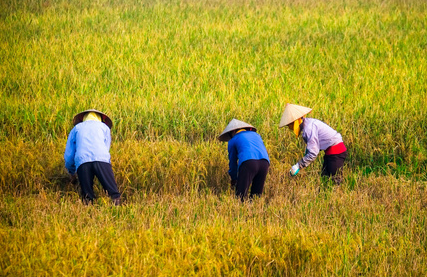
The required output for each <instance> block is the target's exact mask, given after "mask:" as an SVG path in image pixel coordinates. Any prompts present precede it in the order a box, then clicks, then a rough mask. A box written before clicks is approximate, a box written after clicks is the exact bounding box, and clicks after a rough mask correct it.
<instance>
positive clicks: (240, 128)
mask: <svg viewBox="0 0 427 277" xmlns="http://www.w3.org/2000/svg"><path fill="white" fill-rule="evenodd" d="M218 139H219V140H220V141H228V159H229V170H228V173H229V175H230V177H231V186H232V187H234V188H235V192H236V196H237V197H239V198H240V199H241V201H244V200H245V199H246V198H247V196H248V192H249V186H250V185H251V183H252V187H251V191H250V198H253V197H254V196H260V195H261V194H262V193H263V190H264V183H265V179H266V177H267V173H268V168H269V167H270V159H269V157H268V153H267V149H266V148H265V146H264V142H263V141H262V138H261V136H260V135H259V134H258V133H257V132H256V128H255V127H254V126H252V125H250V124H248V123H246V122H243V121H240V120H237V119H233V120H231V121H230V123H229V124H228V125H227V127H226V128H225V129H224V131H223V132H222V133H221V134H220V135H219V136H218Z"/></svg>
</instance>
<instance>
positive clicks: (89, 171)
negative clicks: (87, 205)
mask: <svg viewBox="0 0 427 277" xmlns="http://www.w3.org/2000/svg"><path fill="white" fill-rule="evenodd" d="M77 175H78V176H79V181H80V186H81V188H82V197H83V199H87V200H89V201H93V199H95V194H94V192H93V178H94V176H96V177H97V178H98V180H99V182H100V183H101V185H102V187H103V188H104V190H106V191H107V193H108V195H109V196H110V197H111V198H112V199H118V198H120V192H119V190H118V188H117V183H116V180H115V178H114V173H113V168H112V167H111V164H109V163H105V162H89V163H84V164H82V165H80V166H79V168H78V169H77Z"/></svg>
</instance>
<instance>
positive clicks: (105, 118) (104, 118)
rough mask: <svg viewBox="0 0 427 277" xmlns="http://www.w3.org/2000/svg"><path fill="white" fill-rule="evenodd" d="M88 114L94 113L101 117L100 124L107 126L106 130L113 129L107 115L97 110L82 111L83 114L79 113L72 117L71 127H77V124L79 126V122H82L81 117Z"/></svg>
mask: <svg viewBox="0 0 427 277" xmlns="http://www.w3.org/2000/svg"><path fill="white" fill-rule="evenodd" d="M90 112H94V113H97V114H99V115H100V116H101V119H102V122H104V123H105V124H107V126H108V128H110V129H111V127H113V122H112V121H111V119H110V118H109V117H108V115H106V114H105V113H103V112H100V111H98V110H94V109H90V110H86V111H83V112H81V113H78V114H77V115H76V116H74V118H73V125H77V124H79V123H80V122H82V121H83V117H84V116H85V115H86V114H87V113H90Z"/></svg>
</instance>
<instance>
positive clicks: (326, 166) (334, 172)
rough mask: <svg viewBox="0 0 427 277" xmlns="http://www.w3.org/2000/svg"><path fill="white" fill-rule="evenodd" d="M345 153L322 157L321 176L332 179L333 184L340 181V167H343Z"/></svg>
mask: <svg viewBox="0 0 427 277" xmlns="http://www.w3.org/2000/svg"><path fill="white" fill-rule="evenodd" d="M346 157H347V151H345V152H343V153H341V154H336V155H325V156H324V157H323V168H322V176H328V177H332V178H333V179H334V181H335V183H337V184H340V183H341V181H342V167H343V166H344V161H345V158H346Z"/></svg>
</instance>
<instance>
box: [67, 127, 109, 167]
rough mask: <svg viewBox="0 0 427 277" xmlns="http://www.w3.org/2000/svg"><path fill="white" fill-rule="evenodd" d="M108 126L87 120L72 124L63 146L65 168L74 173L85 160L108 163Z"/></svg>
mask: <svg viewBox="0 0 427 277" xmlns="http://www.w3.org/2000/svg"><path fill="white" fill-rule="evenodd" d="M110 144H111V134H110V128H108V126H107V125H106V124H105V123H102V122H99V121H94V120H88V121H84V122H81V123H79V124H77V125H76V126H74V128H73V129H72V130H71V132H70V134H69V135H68V140H67V145H66V147H65V153H64V160H65V168H67V170H68V172H69V173H70V174H74V173H76V171H77V169H78V168H79V166H80V165H82V164H84V163H87V162H95V161H98V162H106V163H110Z"/></svg>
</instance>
